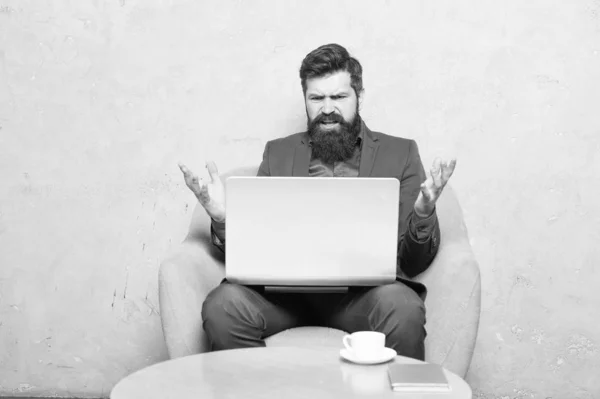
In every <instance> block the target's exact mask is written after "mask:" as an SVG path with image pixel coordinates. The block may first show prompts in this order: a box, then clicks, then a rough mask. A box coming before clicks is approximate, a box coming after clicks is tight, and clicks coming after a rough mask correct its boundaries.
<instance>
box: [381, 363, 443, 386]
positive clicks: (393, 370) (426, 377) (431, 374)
mask: <svg viewBox="0 0 600 399" xmlns="http://www.w3.org/2000/svg"><path fill="white" fill-rule="evenodd" d="M388 374H389V377H390V383H391V384H392V387H393V388H402V387H406V388H410V387H429V388H435V387H437V388H445V389H449V388H450V385H449V384H448V380H447V379H446V375H445V374H444V370H443V369H442V367H441V366H439V365H437V364H431V363H422V364H401V363H392V364H390V365H389V366H388Z"/></svg>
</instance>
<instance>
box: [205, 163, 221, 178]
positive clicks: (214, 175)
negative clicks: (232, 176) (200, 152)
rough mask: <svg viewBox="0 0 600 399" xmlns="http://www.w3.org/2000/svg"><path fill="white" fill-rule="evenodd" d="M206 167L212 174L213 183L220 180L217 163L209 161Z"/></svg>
mask: <svg viewBox="0 0 600 399" xmlns="http://www.w3.org/2000/svg"><path fill="white" fill-rule="evenodd" d="M206 169H208V174H209V175H210V179H211V180H212V182H213V183H214V182H216V181H218V180H220V178H219V170H218V169H217V165H216V164H215V163H214V162H213V161H208V162H207V163H206Z"/></svg>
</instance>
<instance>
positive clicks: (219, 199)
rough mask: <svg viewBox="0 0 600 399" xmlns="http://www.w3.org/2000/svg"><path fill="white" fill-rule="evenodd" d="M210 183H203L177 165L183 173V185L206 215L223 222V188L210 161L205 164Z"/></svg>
mask: <svg viewBox="0 0 600 399" xmlns="http://www.w3.org/2000/svg"><path fill="white" fill-rule="evenodd" d="M206 168H207V169H208V174H209V175H210V182H208V183H207V182H204V181H203V180H202V179H201V178H198V176H197V175H196V174H195V173H194V172H192V171H191V170H189V169H188V168H187V166H185V165H184V164H182V163H179V169H181V172H182V173H183V178H184V179H185V184H186V185H187V186H188V188H189V189H190V190H191V191H192V193H194V195H195V196H196V198H198V201H199V202H200V204H201V205H202V206H203V207H204V209H205V210H206V213H208V215H209V216H210V217H211V218H212V219H214V220H215V221H217V222H224V221H225V188H224V187H223V182H222V181H221V178H220V177H219V172H218V170H217V165H215V163H214V162H212V161H210V162H207V163H206Z"/></svg>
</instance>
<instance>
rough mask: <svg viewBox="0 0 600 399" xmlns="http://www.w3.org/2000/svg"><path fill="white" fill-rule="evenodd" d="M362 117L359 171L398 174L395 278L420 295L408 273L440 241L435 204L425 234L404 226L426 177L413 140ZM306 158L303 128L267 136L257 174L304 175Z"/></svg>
mask: <svg viewBox="0 0 600 399" xmlns="http://www.w3.org/2000/svg"><path fill="white" fill-rule="evenodd" d="M362 123H363V126H362V128H363V132H364V134H363V143H362V150H361V159H360V169H359V177H395V178H397V179H398V180H400V209H399V218H398V219H399V220H398V257H397V273H396V274H397V280H398V281H401V282H403V283H404V284H406V285H408V286H409V287H411V288H413V289H414V290H415V291H416V292H417V294H419V296H421V298H422V299H423V300H425V297H426V295H427V289H426V287H425V286H424V285H423V284H421V283H419V282H416V281H413V280H411V278H412V277H414V276H416V275H418V274H420V273H422V272H423V271H425V270H426V269H427V268H428V267H429V265H430V264H431V262H433V259H434V258H435V255H436V254H437V251H438V248H439V245H440V229H439V224H438V220H437V214H436V211H435V210H434V214H433V215H432V217H433V218H434V223H435V226H434V229H433V232H432V234H431V235H430V236H429V237H428V238H427V239H426V240H424V241H419V240H417V238H416V237H414V236H413V234H411V232H410V230H409V229H408V225H409V223H410V220H411V217H412V215H413V208H414V204H415V201H416V199H417V196H418V195H419V192H420V185H421V183H423V182H424V181H425V180H426V175H425V170H424V168H423V164H422V162H421V157H420V155H419V149H418V146H417V144H416V142H415V141H414V140H411V139H405V138H401V137H394V136H390V135H387V134H384V133H380V132H374V131H371V130H370V129H369V128H368V127H367V126H366V124H365V123H364V122H362ZM309 163H310V147H309V146H308V134H307V132H302V133H296V134H292V135H290V136H287V137H282V138H277V139H274V140H270V141H268V142H267V144H266V146H265V150H264V153H263V160H262V162H261V164H260V167H259V170H258V176H308V167H309Z"/></svg>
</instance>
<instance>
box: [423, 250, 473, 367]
mask: <svg viewBox="0 0 600 399" xmlns="http://www.w3.org/2000/svg"><path fill="white" fill-rule="evenodd" d="M416 280H419V281H421V282H422V283H423V284H425V285H426V286H427V288H428V292H429V294H428V296H427V299H426V301H425V306H426V309H427V327H426V328H427V338H426V344H425V349H426V360H427V361H431V362H434V363H437V364H441V365H442V366H444V367H446V368H447V369H448V370H450V371H452V372H454V373H456V374H457V375H459V376H461V377H463V378H464V376H465V375H466V373H467V371H468V368H469V365H470V363H471V359H472V356H473V351H474V348H475V341H476V338H477V332H478V329H479V315H480V309H481V277H480V272H479V266H478V264H477V261H476V259H475V256H474V254H473V252H472V250H471V247H470V245H469V242H468V241H467V240H466V239H459V240H452V242H451V243H446V244H445V245H444V244H442V247H441V248H440V252H439V253H438V255H437V256H436V258H435V260H434V263H433V264H432V265H431V267H430V269H428V270H427V271H426V272H424V273H423V274H422V275H420V276H419V277H418V278H417V279H416Z"/></svg>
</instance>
